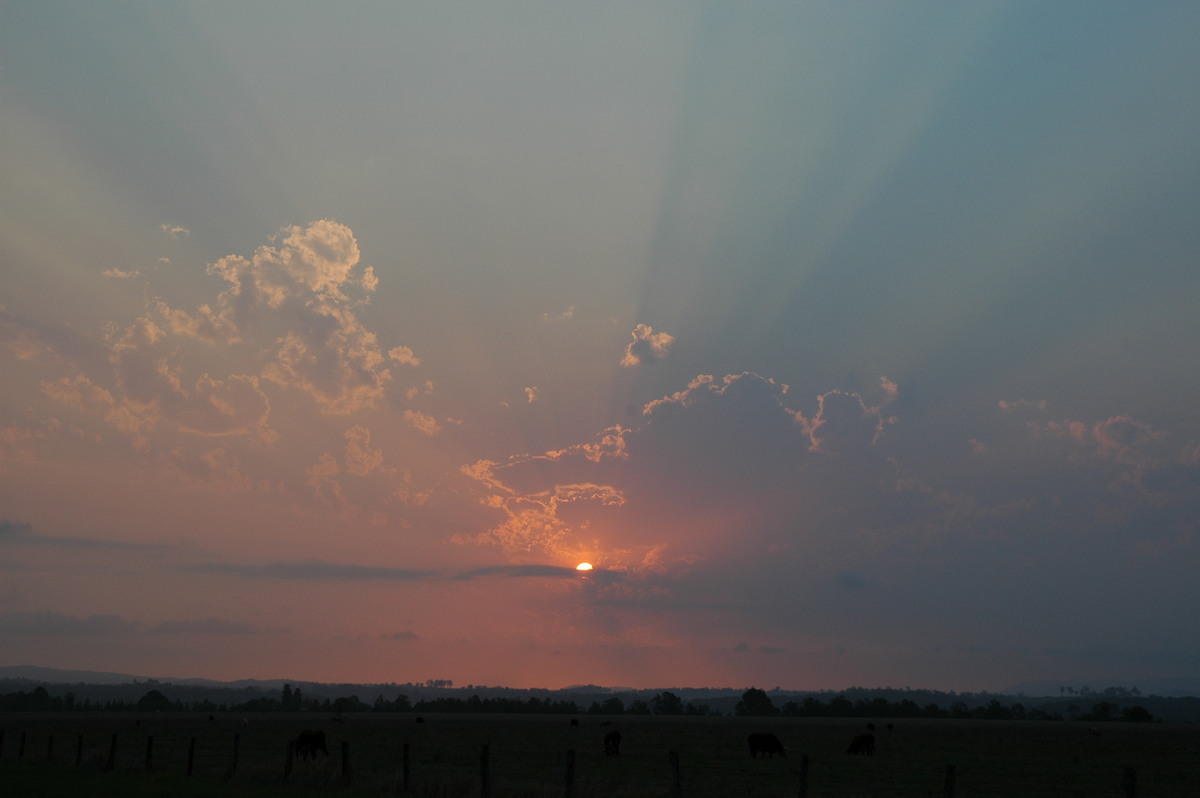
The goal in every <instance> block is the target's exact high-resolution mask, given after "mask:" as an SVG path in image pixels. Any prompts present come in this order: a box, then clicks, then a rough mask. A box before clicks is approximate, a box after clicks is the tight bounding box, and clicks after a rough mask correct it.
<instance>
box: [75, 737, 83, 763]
mask: <svg viewBox="0 0 1200 798" xmlns="http://www.w3.org/2000/svg"><path fill="white" fill-rule="evenodd" d="M82 762H83V733H82V732H81V733H80V734H79V735H77V736H76V737H75V767H79V765H80V764H82Z"/></svg>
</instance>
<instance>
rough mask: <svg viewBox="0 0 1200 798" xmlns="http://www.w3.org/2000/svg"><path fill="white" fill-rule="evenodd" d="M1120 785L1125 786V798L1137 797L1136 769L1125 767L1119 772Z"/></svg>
mask: <svg viewBox="0 0 1200 798" xmlns="http://www.w3.org/2000/svg"><path fill="white" fill-rule="evenodd" d="M1121 786H1122V787H1124V788H1125V798H1137V770H1136V769H1134V768H1125V770H1124V771H1122V773H1121Z"/></svg>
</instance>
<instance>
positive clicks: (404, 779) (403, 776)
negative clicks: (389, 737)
mask: <svg viewBox="0 0 1200 798" xmlns="http://www.w3.org/2000/svg"><path fill="white" fill-rule="evenodd" d="M400 759H401V763H400V785H401V789H403V790H404V792H408V776H409V770H408V743H405V744H404V750H403V752H402V753H401V755H400Z"/></svg>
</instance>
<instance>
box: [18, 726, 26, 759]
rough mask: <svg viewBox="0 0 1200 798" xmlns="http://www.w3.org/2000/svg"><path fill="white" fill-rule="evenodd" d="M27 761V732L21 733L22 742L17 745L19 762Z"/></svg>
mask: <svg viewBox="0 0 1200 798" xmlns="http://www.w3.org/2000/svg"><path fill="white" fill-rule="evenodd" d="M24 760H25V732H21V742H19V743H17V761H18V762H23V761H24Z"/></svg>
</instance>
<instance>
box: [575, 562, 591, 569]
mask: <svg viewBox="0 0 1200 798" xmlns="http://www.w3.org/2000/svg"><path fill="white" fill-rule="evenodd" d="M575 570H576V571H590V570H592V564H591V563H590V562H581V563H579V565H576V566H575Z"/></svg>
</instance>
